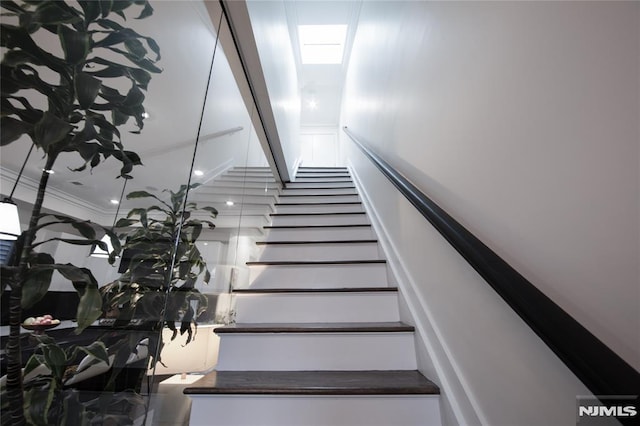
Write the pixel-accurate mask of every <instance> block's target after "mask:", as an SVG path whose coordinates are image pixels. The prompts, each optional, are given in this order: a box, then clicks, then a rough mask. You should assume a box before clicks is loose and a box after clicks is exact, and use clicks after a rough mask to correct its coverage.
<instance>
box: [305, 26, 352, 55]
mask: <svg viewBox="0 0 640 426" xmlns="http://www.w3.org/2000/svg"><path fill="white" fill-rule="evenodd" d="M346 38H347V26H346V25H298V39H299V41H300V57H301V60H302V63H303V64H341V63H342V56H343V53H344V43H345V40H346Z"/></svg>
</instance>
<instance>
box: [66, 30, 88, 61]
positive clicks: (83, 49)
mask: <svg viewBox="0 0 640 426" xmlns="http://www.w3.org/2000/svg"><path fill="white" fill-rule="evenodd" d="M58 36H59V37H60V44H61V45H62V50H63V51H64V57H65V59H66V60H67V62H69V63H70V64H74V65H75V64H78V63H80V62H81V61H83V60H84V59H85V58H86V57H87V55H88V54H89V47H90V44H91V36H90V35H89V34H88V33H86V32H80V31H75V30H72V29H71V28H68V27H66V26H64V25H58Z"/></svg>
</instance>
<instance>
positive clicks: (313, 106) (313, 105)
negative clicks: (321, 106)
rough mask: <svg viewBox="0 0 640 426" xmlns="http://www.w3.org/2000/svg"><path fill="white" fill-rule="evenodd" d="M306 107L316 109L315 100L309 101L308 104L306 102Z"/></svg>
mask: <svg viewBox="0 0 640 426" xmlns="http://www.w3.org/2000/svg"><path fill="white" fill-rule="evenodd" d="M307 105H309V109H316V108H318V103H317V102H316V100H315V99H311V100H310V101H309V102H307Z"/></svg>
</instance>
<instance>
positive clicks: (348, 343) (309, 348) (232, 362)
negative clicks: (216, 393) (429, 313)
mask: <svg viewBox="0 0 640 426" xmlns="http://www.w3.org/2000/svg"><path fill="white" fill-rule="evenodd" d="M416 368H417V365H416V356H415V349H414V344H413V333H411V332H406V333H405V332H401V333H256V334H253V333H238V334H227V333H223V334H220V352H219V354H218V365H217V366H216V370H218V371H225V370H227V371H228V370H249V371H251V370H253V371H304V370H313V371H319V370H415V369H416Z"/></svg>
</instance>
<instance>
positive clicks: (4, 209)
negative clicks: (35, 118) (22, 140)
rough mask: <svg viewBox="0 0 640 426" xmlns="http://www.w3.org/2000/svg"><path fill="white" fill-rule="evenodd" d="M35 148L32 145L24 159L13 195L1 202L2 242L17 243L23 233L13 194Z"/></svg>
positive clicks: (0, 224)
mask: <svg viewBox="0 0 640 426" xmlns="http://www.w3.org/2000/svg"><path fill="white" fill-rule="evenodd" d="M34 146H35V145H33V144H31V148H29V152H28V153H27V157H26V158H25V159H24V162H23V163H22V167H21V168H20V172H19V173H18V177H17V178H16V181H15V183H14V184H13V188H12V189H11V194H9V196H8V197H5V198H3V199H2V202H0V240H8V241H15V240H17V239H18V236H19V235H20V234H21V233H22V231H21V230H20V217H19V215H18V206H17V205H16V203H15V202H14V201H13V193H14V192H15V191H16V188H17V186H18V182H20V178H21V177H22V172H23V171H24V167H25V166H26V165H27V161H29V157H30V156H31V151H33V147H34Z"/></svg>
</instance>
